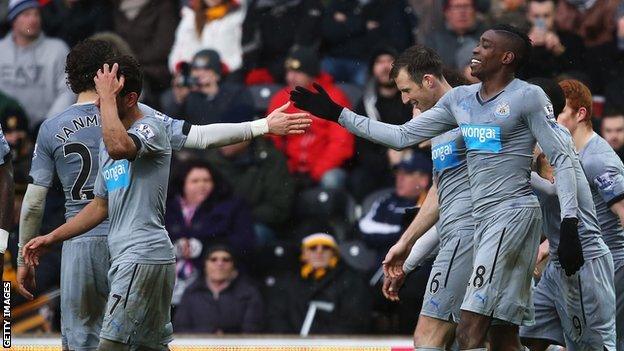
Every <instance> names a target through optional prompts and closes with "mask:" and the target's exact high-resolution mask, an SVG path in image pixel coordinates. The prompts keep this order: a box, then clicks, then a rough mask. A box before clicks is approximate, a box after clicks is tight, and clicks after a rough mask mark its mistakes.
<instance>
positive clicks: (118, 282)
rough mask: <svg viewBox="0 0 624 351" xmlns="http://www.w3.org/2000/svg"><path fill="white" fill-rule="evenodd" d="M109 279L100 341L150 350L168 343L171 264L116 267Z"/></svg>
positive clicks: (122, 265) (169, 331)
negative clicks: (109, 288)
mask: <svg viewBox="0 0 624 351" xmlns="http://www.w3.org/2000/svg"><path fill="white" fill-rule="evenodd" d="M109 277H110V278H109V279H110V281H111V291H110V294H109V300H108V304H107V306H106V312H105V313H106V315H105V317H104V324H103V327H102V333H101V334H100V335H101V337H102V338H105V339H108V340H112V341H117V342H122V343H126V344H129V345H133V346H136V345H139V346H141V347H147V348H152V349H160V348H162V347H163V345H166V344H167V343H168V342H170V341H171V340H172V333H173V328H172V326H171V314H170V311H171V296H172V293H173V285H174V282H175V268H174V264H136V263H128V264H119V265H116V266H114V267H112V268H111V273H110V274H109ZM165 347H166V346H165Z"/></svg>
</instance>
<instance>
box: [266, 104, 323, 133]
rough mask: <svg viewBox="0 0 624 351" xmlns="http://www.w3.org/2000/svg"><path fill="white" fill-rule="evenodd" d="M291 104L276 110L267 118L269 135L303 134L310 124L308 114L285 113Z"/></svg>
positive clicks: (310, 120)
mask: <svg viewBox="0 0 624 351" xmlns="http://www.w3.org/2000/svg"><path fill="white" fill-rule="evenodd" d="M290 104H291V102H290V101H289V102H287V103H285V104H284V105H282V106H280V107H278V108H276V109H275V110H273V111H272V112H271V113H270V114H269V115H268V116H267V124H268V125H269V133H271V134H275V135H290V134H303V133H305V131H306V129H308V128H309V127H310V125H311V124H312V119H311V118H310V114H308V113H305V112H299V113H286V112H285V111H286V109H288V107H290Z"/></svg>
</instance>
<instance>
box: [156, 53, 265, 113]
mask: <svg viewBox="0 0 624 351" xmlns="http://www.w3.org/2000/svg"><path fill="white" fill-rule="evenodd" d="M224 75H225V72H224V70H223V65H222V63H221V58H220V56H219V54H218V53H217V52H216V51H215V50H211V49H205V50H201V51H200V52H198V53H197V54H195V56H194V57H193V60H192V62H191V64H190V65H188V64H184V63H183V64H181V70H180V72H178V73H176V75H175V78H174V80H173V87H172V89H171V90H170V91H167V92H166V93H165V94H164V96H163V104H162V109H163V112H165V113H166V114H168V115H171V116H178V117H179V118H183V119H185V120H186V121H187V122H189V123H191V124H197V125H203V124H211V123H216V122H233V121H243V120H246V121H247V120H251V119H252V117H253V115H254V107H253V98H252V97H251V94H250V93H249V91H248V90H247V88H246V87H245V86H243V85H241V84H238V83H234V82H227V81H224V79H223V77H224Z"/></svg>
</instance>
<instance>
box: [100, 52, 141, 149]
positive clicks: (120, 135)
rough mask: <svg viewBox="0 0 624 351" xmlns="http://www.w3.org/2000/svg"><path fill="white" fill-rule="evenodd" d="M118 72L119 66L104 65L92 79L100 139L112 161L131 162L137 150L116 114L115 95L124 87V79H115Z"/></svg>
mask: <svg viewBox="0 0 624 351" xmlns="http://www.w3.org/2000/svg"><path fill="white" fill-rule="evenodd" d="M118 70H119V65H118V64H116V63H115V64H113V67H110V66H109V65H108V64H104V66H103V67H102V69H100V70H98V73H97V75H96V76H95V78H94V79H93V80H94V81H95V88H96V90H97V92H98V95H99V97H100V100H99V103H100V112H101V117H102V139H103V140H104V145H106V150H107V151H108V154H109V155H110V157H111V158H112V159H114V160H121V159H128V160H132V159H134V158H135V157H136V154H137V148H136V145H135V143H134V141H133V140H132V138H130V136H129V135H128V132H127V129H126V127H124V125H123V123H121V120H120V119H119V114H118V112H117V95H118V94H119V92H120V91H121V90H122V89H123V86H124V77H123V76H121V77H119V78H118V77H117V71H118ZM122 103H123V100H122Z"/></svg>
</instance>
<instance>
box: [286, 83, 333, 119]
mask: <svg viewBox="0 0 624 351" xmlns="http://www.w3.org/2000/svg"><path fill="white" fill-rule="evenodd" d="M312 86H314V88H315V89H316V90H317V91H318V93H315V92H313V91H311V90H308V89H306V88H304V87H296V88H295V90H292V91H291V92H290V101H292V102H294V103H295V107H296V108H298V109H300V110H304V111H308V112H310V113H311V114H312V115H314V116H316V117H320V118H323V119H326V120H328V121H333V122H338V117H340V113H341V112H342V109H343V107H342V106H340V105H338V104H337V103H335V102H334V101H333V100H332V99H331V98H330V97H329V95H328V94H327V92H326V91H325V89H323V88H322V87H321V86H320V85H318V84H316V83H313V84H312Z"/></svg>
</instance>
